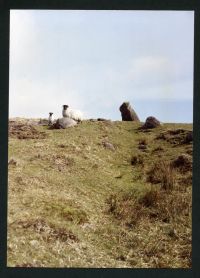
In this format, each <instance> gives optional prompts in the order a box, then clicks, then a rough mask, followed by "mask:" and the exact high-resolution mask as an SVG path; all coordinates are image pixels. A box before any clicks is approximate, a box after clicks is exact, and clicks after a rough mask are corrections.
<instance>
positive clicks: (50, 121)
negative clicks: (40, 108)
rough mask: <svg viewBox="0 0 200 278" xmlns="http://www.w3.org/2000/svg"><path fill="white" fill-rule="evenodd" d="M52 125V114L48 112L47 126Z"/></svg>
mask: <svg viewBox="0 0 200 278" xmlns="http://www.w3.org/2000/svg"><path fill="white" fill-rule="evenodd" d="M52 124H53V113H52V112H49V122H48V125H52Z"/></svg>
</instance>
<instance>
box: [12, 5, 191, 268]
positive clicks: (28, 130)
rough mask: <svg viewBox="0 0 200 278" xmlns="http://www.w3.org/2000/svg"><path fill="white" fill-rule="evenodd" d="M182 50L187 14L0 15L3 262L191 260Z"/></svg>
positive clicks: (98, 264)
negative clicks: (4, 22)
mask: <svg viewBox="0 0 200 278" xmlns="http://www.w3.org/2000/svg"><path fill="white" fill-rule="evenodd" d="M193 55H194V12H193V11H134V10H11V11H10V65H9V149H8V156H9V158H8V224H7V225H8V234H7V266H9V267H44V268H46V267H53V268H191V265H192V253H191V252H192V216H191V215H192V161H193Z"/></svg>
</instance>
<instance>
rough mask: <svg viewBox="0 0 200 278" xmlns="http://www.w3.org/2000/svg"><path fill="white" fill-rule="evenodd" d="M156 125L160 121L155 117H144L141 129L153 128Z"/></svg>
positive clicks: (158, 124)
mask: <svg viewBox="0 0 200 278" xmlns="http://www.w3.org/2000/svg"><path fill="white" fill-rule="evenodd" d="M158 126H160V122H159V121H158V120H157V119H156V118H155V117H152V116H150V117H148V118H147V119H146V121H145V123H144V125H143V126H142V127H141V129H149V128H155V127H158Z"/></svg>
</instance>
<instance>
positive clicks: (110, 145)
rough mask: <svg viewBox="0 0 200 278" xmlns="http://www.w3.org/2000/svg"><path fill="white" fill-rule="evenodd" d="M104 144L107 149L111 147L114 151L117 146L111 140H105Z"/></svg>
mask: <svg viewBox="0 0 200 278" xmlns="http://www.w3.org/2000/svg"><path fill="white" fill-rule="evenodd" d="M102 144H103V146H104V147H105V148H106V149H110V150H112V151H115V147H114V146H113V144H111V143H109V142H103V143H102Z"/></svg>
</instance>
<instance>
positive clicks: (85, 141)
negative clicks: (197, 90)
mask: <svg viewBox="0 0 200 278" xmlns="http://www.w3.org/2000/svg"><path fill="white" fill-rule="evenodd" d="M137 128H138V124H137V123H132V122H89V121H85V122H83V123H81V124H80V125H78V126H76V127H73V128H69V129H66V130H48V129H47V127H37V129H39V130H41V131H45V132H46V133H47V135H48V136H47V138H46V139H28V140H26V139H22V140H20V139H16V138H10V141H9V158H14V159H15V160H16V161H17V165H16V166H15V165H10V166H9V196H8V197H9V212H8V214H9V215H8V266H16V265H18V266H45V267H188V266H190V262H189V255H188V254H189V253H190V249H191V207H190V213H189V215H186V216H185V217H182V218H180V219H179V218H177V219H175V221H174V222H173V221H172V222H170V223H164V222H162V221H154V222H152V221H149V220H148V219H146V218H144V219H143V220H142V221H140V222H139V223H138V224H137V225H136V226H135V227H131V228H130V227H127V226H126V225H124V224H123V223H122V221H120V220H119V219H117V218H116V217H114V216H113V215H112V214H111V213H108V210H109V204H108V199H109V197H110V196H112V195H113V194H116V195H117V196H123V194H129V193H130V192H133V199H134V198H137V197H138V196H142V195H144V194H145V192H147V191H148V190H149V189H150V188H151V186H152V185H150V184H149V183H147V182H146V171H147V170H148V169H149V168H150V167H151V165H152V164H153V162H154V161H156V160H158V159H159V156H161V158H162V157H163V159H166V160H171V159H173V158H176V157H177V156H178V155H179V154H181V153H185V152H186V150H187V148H190V146H188V145H180V146H176V147H172V145H171V144H170V143H168V142H166V141H161V140H155V137H156V135H157V134H159V133H160V132H161V131H163V130H166V129H167V128H170V129H173V128H186V129H190V130H191V129H192V126H191V125H183V124H164V125H163V126H161V127H159V128H157V129H154V130H152V131H151V132H149V133H143V132H138V130H137ZM141 139H145V140H146V141H147V144H148V150H147V152H145V153H144V152H142V151H140V150H138V141H139V140H141ZM104 140H107V141H109V142H110V143H112V144H113V145H114V146H115V148H116V150H115V151H113V150H110V149H106V148H105V147H104V146H103V145H102V141H104ZM158 146H162V147H163V149H164V150H163V151H162V152H161V151H158V152H153V150H154V149H155V148H156V147H158ZM139 153H141V154H142V155H143V157H144V161H145V165H144V167H141V166H140V165H138V166H137V165H136V166H132V165H131V163H130V161H131V157H132V156H133V155H134V154H136V155H137V154H139ZM184 188H185V189H184V190H181V191H180V192H178V194H179V195H180V197H181V196H185V195H187V196H189V197H190V196H191V184H188V185H187V186H185V185H184ZM127 192H128V193H127ZM181 198H182V197H181ZM188 206H190V204H189V203H188ZM172 228H173V229H175V231H176V233H177V236H176V237H172V236H170V233H168V231H169V230H170V229H172ZM184 254H185V255H184Z"/></svg>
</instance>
